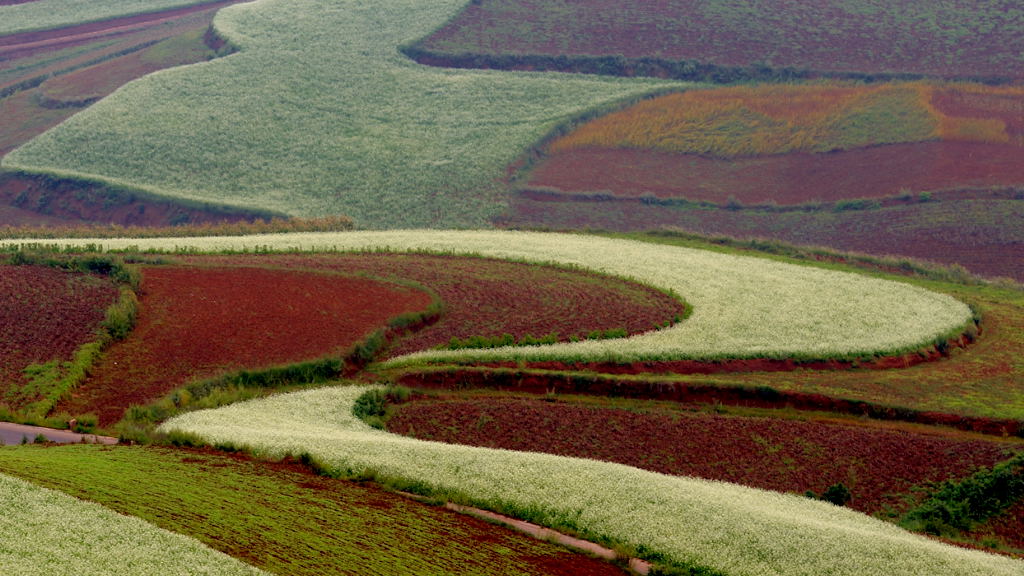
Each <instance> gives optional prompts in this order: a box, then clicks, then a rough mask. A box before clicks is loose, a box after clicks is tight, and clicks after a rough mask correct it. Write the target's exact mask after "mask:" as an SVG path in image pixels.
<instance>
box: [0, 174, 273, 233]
mask: <svg viewBox="0 0 1024 576" xmlns="http://www.w3.org/2000/svg"><path fill="white" fill-rule="evenodd" d="M261 218H263V216H260V215H255V214H248V213H246V212H245V211H242V210H238V211H234V212H232V211H227V210H205V209H202V208H193V207H188V206H183V205H179V204H175V203H173V202H162V201H158V200H154V199H149V198H146V197H143V196H138V195H135V194H132V193H130V192H116V191H112V190H110V189H109V188H106V187H105V186H103V185H99V184H90V183H88V182H79V181H71V180H51V179H48V178H36V177H33V176H25V175H20V174H13V173H0V226H50V227H54V228H60V227H69V226H75V225H76V224H77V225H81V224H116V225H119V226H150V227H152V226H173V225H179V224H206V223H210V224H213V223H221V222H242V221H246V222H248V221H254V220H258V219H261Z"/></svg>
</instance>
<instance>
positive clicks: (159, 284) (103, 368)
mask: <svg viewBox="0 0 1024 576" xmlns="http://www.w3.org/2000/svg"><path fill="white" fill-rule="evenodd" d="M429 304H430V296H429V295H428V294H426V293H424V292H421V291H419V290H414V289H408V288H404V287H400V286H396V285H393V284H386V283H383V282H378V281H374V280H369V279H365V278H352V277H344V276H339V275H333V274H318V273H312V272H298V271H275V270H263V269H254V268H227V269H223V270H216V269H203V268H190V267H148V268H145V269H144V273H143V284H142V288H141V295H140V310H139V319H138V324H137V326H136V328H135V330H134V331H133V332H132V333H131V335H129V337H128V338H127V339H126V340H124V341H123V342H120V343H117V344H115V345H113V346H111V348H110V349H109V350H108V352H107V353H106V354H105V355H104V357H103V359H102V360H101V361H100V362H99V364H98V365H97V366H96V367H95V368H94V369H93V371H92V375H91V376H90V378H88V379H87V380H86V382H85V383H84V384H83V385H82V386H81V387H79V389H78V390H77V391H76V392H75V393H74V397H73V398H72V399H71V401H69V402H67V403H64V404H62V405H60V406H58V410H65V411H67V412H69V413H73V414H82V413H87V412H94V413H96V414H97V415H98V416H99V420H100V424H101V425H109V424H111V423H113V422H116V421H117V420H118V419H120V417H121V415H122V413H123V412H124V410H125V409H126V408H127V407H128V406H129V405H131V404H143V403H145V402H147V401H149V400H153V399H154V398H157V397H159V396H161V395H162V394H164V393H166V392H167V391H169V390H171V389H173V388H176V387H178V386H181V385H182V384H185V383H186V382H188V381H190V380H193V379H197V378H203V377H209V376H213V375H216V374H220V373H224V372H228V371H232V370H238V369H242V368H259V367H266V366H272V365H276V364H282V363H287V362H297V361H301V360H308V359H313V358H319V357H323V356H328V355H338V356H341V355H342V354H344V353H345V351H346V350H347V349H348V348H349V347H350V346H351V345H352V344H354V343H355V342H357V341H358V340H360V339H361V338H363V337H364V336H366V335H367V334H369V333H370V332H372V331H373V330H375V329H377V328H380V327H383V326H384V325H385V324H386V323H387V321H388V319H390V318H392V317H395V316H398V315H400V314H403V313H406V312H415V311H418V310H422V309H424V308H426V307H427V306H428V305H429Z"/></svg>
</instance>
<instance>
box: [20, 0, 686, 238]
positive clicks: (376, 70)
mask: <svg viewBox="0 0 1024 576" xmlns="http://www.w3.org/2000/svg"><path fill="white" fill-rule="evenodd" d="M463 4H464V0H441V1H434V2H421V1H418V0H393V1H389V2H381V1H380V0H330V1H329V0H258V1H257V2H252V3H249V4H238V5H234V6H230V7H227V8H224V9H223V10H221V11H220V12H219V13H218V14H217V16H216V18H215V19H214V26H215V27H216V29H217V31H218V32H219V33H220V34H221V35H222V36H223V37H225V38H226V39H228V40H229V41H230V42H232V43H233V44H234V45H235V46H236V47H238V48H239V49H240V51H239V52H238V53H235V54H233V55H231V56H228V57H226V58H221V59H218V60H215V61H212V62H205V63H201V64H198V65H193V66H187V67H182V68H177V69H172V70H164V71H161V72H158V73H155V74H152V75H150V76H147V77H145V78H142V79H140V80H138V81H135V82H132V83H130V84H127V85H125V86H124V87H122V88H121V89H120V90H118V91H117V92H115V93H114V94H112V95H110V96H109V97H107V98H105V99H103V100H101V101H100V102H98V103H96V104H95V105H93V106H91V107H90V108H89V109H87V110H85V111H83V112H81V113H79V114H77V115H75V116H74V117H72V118H70V119H69V120H68V121H66V122H65V123H64V124H62V125H60V126H58V127H57V128H55V129H53V130H51V131H49V132H47V133H44V134H42V135H40V136H39V137H38V138H37V139H35V140H33V141H30V142H29V143H27V144H25V145H24V146H23V147H21V148H20V149H18V150H15V151H14V152H12V153H10V154H8V155H7V156H6V157H5V158H4V159H3V167H4V168H7V169H15V170H23V171H26V172H32V173H45V174H50V175H54V176H60V177H70V178H82V179H87V180H94V181H99V182H104V183H108V184H113V185H119V186H126V187H128V188H131V189H136V190H140V191H145V192H149V193H152V194H156V195H159V196H165V197H168V198H172V199H184V200H191V201H200V202H208V203H212V204H219V205H231V206H236V207H237V206H241V207H248V208H255V209H261V210H268V211H271V212H276V213H282V214H288V215H291V216H300V217H316V216H325V215H335V214H345V215H348V216H350V217H352V218H353V219H354V220H355V221H356V223H357V225H358V226H360V227H365V228H410V227H440V228H453V227H458V228H466V227H482V226H487V225H489V222H490V219H491V218H492V217H493V216H495V215H497V214H499V213H501V211H502V209H503V208H504V206H505V205H506V204H507V200H506V193H507V184H505V179H506V177H507V174H506V169H507V167H508V166H509V165H510V164H511V163H513V162H514V161H515V160H516V159H517V157H519V156H520V155H521V154H523V153H524V152H525V151H526V150H527V149H528V148H529V147H530V146H531V145H532V144H533V143H535V142H536V141H537V140H539V139H541V138H542V137H544V136H545V135H546V134H548V133H549V132H551V131H552V130H553V129H554V128H555V127H556V126H559V125H561V124H564V123H565V122H567V121H568V120H570V119H571V118H575V117H577V116H578V115H579V114H581V113H582V112H583V111H585V110H588V109H592V108H595V107H601V106H610V105H612V104H613V103H616V102H619V101H623V100H628V99H633V98H638V97H640V96H641V95H643V94H645V93H648V92H651V91H654V90H657V89H660V88H664V87H666V86H677V87H681V86H685V84H679V83H667V82H665V81H658V80H650V79H625V78H612V77H596V76H584V75H571V74H558V73H528V72H517V73H512V72H498V71H481V70H449V69H438V68H430V67H426V66H420V65H418V64H416V63H414V62H413V61H411V60H409V59H408V58H406V57H405V56H404V55H402V54H401V53H400V52H399V46H400V45H402V44H405V43H409V42H411V41H414V40H416V39H418V38H420V37H422V36H424V35H426V34H428V33H430V32H431V31H433V30H434V29H435V28H437V27H438V26H440V25H441V24H442V23H444V22H445V21H446V20H447V19H448V18H450V17H451V16H452V15H453V14H455V13H456V12H457V11H458V10H459V9H460V8H461V7H462V5H463Z"/></svg>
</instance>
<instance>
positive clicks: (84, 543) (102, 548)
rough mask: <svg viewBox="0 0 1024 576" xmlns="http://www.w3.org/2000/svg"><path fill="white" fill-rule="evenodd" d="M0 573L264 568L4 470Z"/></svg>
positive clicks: (254, 573) (143, 574)
mask: <svg viewBox="0 0 1024 576" xmlns="http://www.w3.org/2000/svg"><path fill="white" fill-rule="evenodd" d="M0 505H2V506H3V510H4V514H3V519H0V573H2V574H5V575H7V576H30V575H35V574H96V575H100V574H109V575H114V574H131V575H132V576H148V575H153V576H158V575H159V576H166V575H177V574H180V575H182V576H184V575H186V574H188V575H210V576H214V575H217V576H222V575H223V576H230V575H235V574H238V575H242V574H247V575H250V576H258V575H266V574H267V573H266V572H264V571H262V570H259V569H257V568H254V567H252V566H249V565H246V564H244V563H242V562H239V561H238V560H235V559H234V558H232V557H230V556H227V555H226V554H223V553H221V552H217V551H215V550H213V549H211V548H208V547H206V546H204V545H203V544H201V543H199V542H198V541H197V540H195V539H193V538H189V537H187V536H183V535H181V534H175V533H173V532H168V531H167V530H163V529H160V528H157V527H156V526H153V525H152V524H149V523H148V522H145V521H143V520H140V519H139V518H135V517H133V516H124V515H122V514H118V513H116V512H114V511H113V510H110V509H108V508H104V507H103V506H100V505H99V504H94V503H91V502H85V501H83V500H79V499H77V498H73V497H71V496H68V495H67V494H64V493H62V492H57V491H54V490H49V489H47V488H40V487H38V486H35V485H33V484H30V483H28V482H25V481H24V480H19V479H17V478H12V477H10V476H6V475H3V474H0Z"/></svg>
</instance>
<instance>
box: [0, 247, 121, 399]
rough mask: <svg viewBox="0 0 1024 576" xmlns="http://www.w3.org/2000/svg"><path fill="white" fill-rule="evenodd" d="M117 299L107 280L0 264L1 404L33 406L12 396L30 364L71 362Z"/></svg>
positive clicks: (44, 269) (44, 268)
mask: <svg viewBox="0 0 1024 576" xmlns="http://www.w3.org/2000/svg"><path fill="white" fill-rule="evenodd" d="M116 297H117V290H116V289H115V288H114V285H113V284H112V283H111V282H110V281H109V280H107V279H105V278H101V277H98V276H94V275H90V274H78V273H72V272H66V271H63V270H59V269H57V268H49V267H44V266H13V265H9V264H0V392H3V393H4V394H5V397H4V398H0V403H7V404H13V405H14V406H12V407H14V408H18V407H19V406H17V405H16V404H18V403H19V401H20V400H32V399H30V398H29V399H25V398H20V397H19V396H18V395H16V394H15V395H12V394H13V392H14V390H15V389H17V388H18V387H20V386H21V385H23V384H25V383H26V379H25V376H24V374H23V372H22V371H23V370H24V368H25V367H26V366H29V365H31V364H41V363H45V362H49V361H51V360H60V361H66V360H71V358H72V356H73V355H74V352H75V350H76V349H77V348H78V347H79V346H81V345H82V344H85V343H86V342H88V341H89V340H91V339H92V337H93V335H94V333H95V331H96V329H97V328H99V325H100V322H102V321H103V318H104V311H105V310H106V308H107V306H109V305H110V304H112V303H113V302H114V300H115V299H116Z"/></svg>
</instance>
